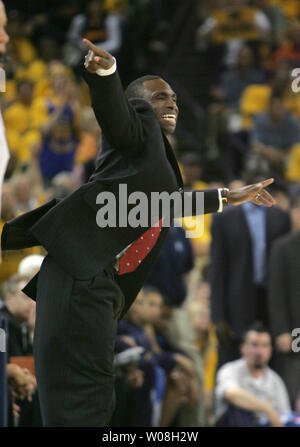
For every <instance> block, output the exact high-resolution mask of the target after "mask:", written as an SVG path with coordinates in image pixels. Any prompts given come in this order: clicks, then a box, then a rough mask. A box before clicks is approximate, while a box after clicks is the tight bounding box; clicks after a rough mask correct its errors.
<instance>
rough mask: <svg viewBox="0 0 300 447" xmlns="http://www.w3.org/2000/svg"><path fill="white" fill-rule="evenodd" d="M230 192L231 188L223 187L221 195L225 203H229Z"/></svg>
mask: <svg viewBox="0 0 300 447" xmlns="http://www.w3.org/2000/svg"><path fill="white" fill-rule="evenodd" d="M228 193H229V188H222V190H221V197H222V202H223V205H228Z"/></svg>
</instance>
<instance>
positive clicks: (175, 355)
mask: <svg viewBox="0 0 300 447" xmlns="http://www.w3.org/2000/svg"><path fill="white" fill-rule="evenodd" d="M171 315H172V309H171V308H170V307H169V306H167V305H166V304H163V305H162V309H161V314H160V318H159V319H157V320H156V321H155V323H154V325H153V328H154V333H153V334H152V346H153V349H154V351H155V352H156V354H157V355H159V356H160V358H164V359H165V362H166V361H167V362H168V363H169V364H170V365H172V363H173V364H174V363H175V365H174V366H173V368H172V369H170V368H169V372H170V373H169V374H168V375H167V385H166V392H165V396H164V401H163V407H162V414H161V420H160V426H162V427H166V426H169V425H171V426H173V424H174V423H175V425H179V426H180V415H181V413H182V411H184V410H186V408H193V406H194V405H195V404H197V402H198V400H199V399H200V390H199V385H198V380H197V376H196V374H195V373H196V370H195V367H194V364H193V362H192V361H191V360H190V359H189V358H188V357H187V356H186V355H185V354H184V353H183V352H180V351H179V350H178V349H175V347H174V344H172V343H170V342H169V340H168V337H167V335H168V334H167V331H168V325H169V323H170V319H171Z"/></svg>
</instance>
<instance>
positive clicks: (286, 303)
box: [268, 197, 300, 408]
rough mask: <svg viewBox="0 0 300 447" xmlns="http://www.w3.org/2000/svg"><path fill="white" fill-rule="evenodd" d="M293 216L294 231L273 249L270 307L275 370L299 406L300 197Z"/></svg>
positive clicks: (269, 291)
mask: <svg viewBox="0 0 300 447" xmlns="http://www.w3.org/2000/svg"><path fill="white" fill-rule="evenodd" d="M291 216H292V222H293V229H294V231H292V232H290V233H288V234H286V235H285V236H283V237H281V238H279V239H278V240H277V241H276V242H275V243H274V245H273V247H272V251H271V258H270V282H269V288H268V305H269V307H268V309H269V314H270V328H271V333H272V335H273V336H274V337H275V348H276V351H275V358H274V369H275V370H276V371H277V372H278V373H279V374H280V375H281V377H282V378H283V380H284V382H285V384H286V386H287V389H288V392H289V395H290V399H291V402H292V405H293V407H294V408H295V406H296V401H297V398H298V397H299V396H300V394H299V393H300V355H299V352H297V351H295V352H294V351H293V349H292V343H293V337H292V333H293V330H294V329H296V328H299V327H300V255H299V253H300V197H298V198H297V200H295V202H294V203H293V204H292V209H291ZM296 332H297V331H296ZM296 335H299V332H297V333H295V334H294V336H296ZM298 345H299V343H298ZM296 348H297V346H296Z"/></svg>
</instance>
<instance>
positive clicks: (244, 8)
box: [197, 0, 271, 69]
mask: <svg viewBox="0 0 300 447" xmlns="http://www.w3.org/2000/svg"><path fill="white" fill-rule="evenodd" d="M270 31H271V25H270V22H269V20H268V18H267V17H266V15H265V14H264V13H263V12H262V11H261V10H259V9H255V8H251V7H250V6H249V1H247V0H229V1H228V2H227V3H226V6H225V8H223V9H216V10H214V11H213V13H212V15H211V16H210V17H208V18H207V19H206V20H205V21H204V23H203V24H202V25H201V26H200V28H199V29H198V31H197V40H198V48H199V49H201V48H203V44H204V43H208V42H209V43H210V45H211V47H212V49H213V55H214V62H215V64H216V65H215V67H218V68H222V69H223V68H224V67H226V66H227V67H232V66H235V65H236V63H237V54H238V51H239V50H240V48H241V47H242V46H243V45H244V44H245V43H248V44H251V45H252V46H253V48H255V49H256V51H257V53H259V48H260V45H261V44H262V42H264V41H266V40H268V38H269V36H270ZM215 69H216V68H215Z"/></svg>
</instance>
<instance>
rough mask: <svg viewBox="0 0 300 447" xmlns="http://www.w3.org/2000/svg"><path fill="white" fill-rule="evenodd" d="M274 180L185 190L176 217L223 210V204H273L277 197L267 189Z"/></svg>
mask: <svg viewBox="0 0 300 447" xmlns="http://www.w3.org/2000/svg"><path fill="white" fill-rule="evenodd" d="M273 182H274V179H273V178H270V179H268V180H264V181H261V182H258V183H254V184H253V185H247V186H243V187H242V188H238V189H231V190H230V189H228V188H219V189H218V190H217V189H215V190H201V191H200V190H198V191H197V190H195V191H188V192H183V191H182V195H183V200H182V202H181V203H179V202H178V206H175V209H174V217H188V216H197V215H200V214H207V213H215V212H217V211H218V212H221V211H223V205H224V204H225V205H235V206H237V205H241V204H242V203H244V202H252V203H254V204H255V205H265V206H273V205H275V204H276V201H275V199H274V198H273V197H272V196H271V194H270V193H269V192H268V191H267V190H266V189H265V188H266V187H267V186H269V185H271V184H272V183H273Z"/></svg>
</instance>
